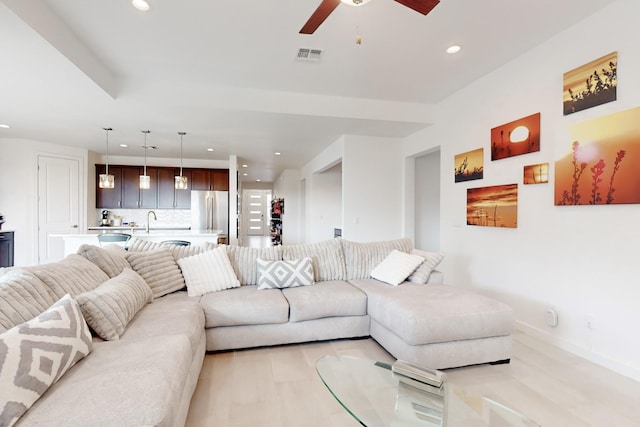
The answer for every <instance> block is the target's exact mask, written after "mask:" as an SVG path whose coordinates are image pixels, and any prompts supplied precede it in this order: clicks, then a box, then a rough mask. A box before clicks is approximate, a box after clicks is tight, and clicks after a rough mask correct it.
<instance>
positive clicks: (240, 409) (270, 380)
mask: <svg viewBox="0 0 640 427" xmlns="http://www.w3.org/2000/svg"><path fill="white" fill-rule="evenodd" d="M327 354H333V355H352V356H359V357H364V358H368V359H374V360H381V361H386V362H392V361H393V360H394V359H393V357H391V356H390V355H389V354H388V353H387V352H386V351H385V350H384V349H382V348H381V347H380V346H379V345H378V344H377V343H376V342H375V341H374V340H372V339H363V340H338V341H329V342H322V343H308V344H300V345H288V346H280V347H269V348H260V349H250V350H242V351H233V352H224V353H215V354H207V355H206V357H205V361H204V366H203V369H202V372H201V374H200V379H199V382H198V386H197V389H196V391H195V394H194V396H193V399H192V401H191V408H190V412H189V417H188V420H187V426H188V427H205V426H206V427H244V426H247V427H249V426H251V427H256V426H259V427H288V426H291V427H315V426H318V427H330V426H335V427H357V426H359V425H360V424H359V423H358V422H356V421H355V420H353V419H352V418H351V416H350V415H348V414H347V412H346V411H345V410H344V409H343V408H342V407H341V406H340V405H339V404H338V403H337V402H336V401H335V399H334V398H333V396H332V395H331V394H330V393H329V391H328V390H327V389H326V388H325V386H324V385H323V384H322V382H321V381H320V379H319V378H318V375H317V374H316V372H315V368H314V365H315V361H316V360H317V359H318V358H320V357H322V356H324V355H327ZM513 356H514V357H513V358H512V361H511V363H510V364H508V365H498V366H491V365H481V366H472V367H466V368H459V369H450V370H447V374H448V379H449V381H452V382H456V383H458V384H462V385H464V386H465V387H468V388H469V389H470V390H478V391H481V392H482V393H483V394H484V395H486V396H487V397H490V398H493V399H494V400H497V401H499V402H501V403H504V404H506V405H507V406H510V407H512V408H514V409H516V410H519V411H521V412H522V413H524V414H526V415H527V416H529V417H530V418H532V419H533V420H535V421H536V422H537V423H539V424H540V425H541V426H543V427H573V426H593V427H596V426H597V427H632V426H633V427H638V426H640V383H638V382H636V381H633V380H631V379H628V378H626V377H623V376H621V375H618V374H616V373H613V372H611V371H609V370H607V369H605V368H602V367H599V366H597V365H594V364H592V363H590V362H588V361H585V360H584V359H581V358H579V357H577V356H574V355H572V354H570V353H567V352H565V351H562V350H560V349H558V348H556V347H553V346H550V345H547V344H544V343H541V342H539V341H537V340H535V339H533V338H531V337H529V336H526V335H524V334H522V333H517V334H516V335H515V337H514V354H513Z"/></svg>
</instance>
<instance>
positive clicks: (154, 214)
mask: <svg viewBox="0 0 640 427" xmlns="http://www.w3.org/2000/svg"><path fill="white" fill-rule="evenodd" d="M151 214H153V219H154V220H155V221H157V220H158V217H157V216H156V213H155V212H154V211H149V212H147V227H146V230H147V233H148V232H149V223H150V222H151Z"/></svg>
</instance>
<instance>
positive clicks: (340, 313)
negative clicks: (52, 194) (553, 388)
mask: <svg viewBox="0 0 640 427" xmlns="http://www.w3.org/2000/svg"><path fill="white" fill-rule="evenodd" d="M223 248H224V249H223V250H222V252H223V253H225V254H226V255H225V256H224V259H223V260H222V261H224V263H228V264H229V266H230V269H232V270H231V271H232V273H231V275H232V276H233V278H232V279H233V280H232V283H230V284H227V285H224V286H223V287H222V288H219V289H221V290H216V291H210V292H206V293H204V294H202V295H197V296H189V293H193V292H192V291H193V290H194V289H195V288H196V286H195V285H196V281H197V280H200V281H202V280H204V281H205V282H206V281H207V280H208V276H207V274H214V275H217V273H216V272H217V270H219V269H223V268H224V266H223V265H221V266H220V267H218V266H217V264H216V265H215V268H210V267H211V265H208V266H207V267H206V268H201V269H197V271H196V272H200V271H202V272H203V273H202V274H201V275H196V276H194V275H193V266H194V264H193V261H194V260H198V259H200V258H202V259H203V260H204V259H205V258H204V257H206V256H209V254H212V253H214V252H216V251H218V252H217V253H219V252H220V248H217V245H215V244H208V245H206V246H204V247H196V246H191V247H178V246H170V247H162V246H160V245H159V244H157V243H150V242H146V241H143V240H135V239H134V240H133V241H132V242H130V246H129V248H128V251H126V252H125V251H124V250H117V249H115V248H108V249H105V248H99V247H95V246H88V245H85V246H83V247H82V248H81V249H80V251H79V253H78V254H74V255H70V256H69V257H67V258H65V260H63V261H60V262H58V263H54V264H48V265H42V266H34V267H24V268H13V269H9V270H3V271H0V370H2V369H3V368H2V337H3V336H4V335H5V334H7V333H8V332H7V331H9V332H11V331H14V332H15V331H16V329H19V328H20V327H18V328H15V327H16V326H17V325H24V324H25V322H29V321H30V320H31V319H34V318H37V317H38V316H39V317H40V318H43V317H46V316H45V314H46V310H47V309H48V308H49V307H51V306H52V305H53V304H55V303H56V301H58V300H60V299H61V298H62V297H63V296H65V294H69V295H71V297H73V299H74V300H75V301H77V302H78V306H79V309H80V310H81V311H82V314H83V315H84V318H85V319H86V321H87V323H88V324H89V326H90V327H91V328H92V332H93V335H94V336H93V338H92V342H91V346H90V347H91V348H90V351H89V352H88V354H87V355H86V357H84V358H81V357H78V360H77V361H73V363H75V366H73V364H71V367H70V368H69V369H68V371H67V372H66V373H65V374H64V375H62V376H61V378H59V379H57V382H55V384H53V385H52V386H50V387H49V389H48V390H46V388H45V391H43V392H42V393H40V394H42V396H41V397H40V398H36V399H37V400H36V401H35V403H34V404H33V406H31V408H30V409H28V410H27V411H26V412H25V413H24V415H22V416H21V417H20V418H19V419H18V421H17V423H16V424H15V425H17V426H31V425H47V426H53V425H60V426H87V425H91V426H113V425H118V426H143V425H144V426H147V425H148V426H152V425H153V426H175V425H183V424H184V422H185V420H186V416H187V412H188V408H189V402H190V399H191V396H192V394H193V391H194V389H195V386H196V383H197V379H198V375H199V373H200V369H201V366H202V361H203V357H204V354H205V350H206V351H224V350H230V349H241V348H248V347H258V346H269V345H278V344H288V343H298V342H307V341H316V340H328V339H338V338H355V337H367V336H371V337H373V338H374V339H375V340H376V341H378V342H379V343H380V344H381V345H382V346H383V347H384V348H385V349H387V350H388V351H389V352H390V353H391V354H392V355H393V356H395V357H396V358H399V359H404V360H408V361H412V362H416V363H421V364H424V365H427V366H431V367H433V368H439V369H442V368H449V367H455V366H464V365H470V364H479V363H488V362H499V361H505V360H508V359H509V358H510V357H511V332H512V330H513V327H514V320H513V313H512V310H511V309H510V308H509V307H507V306H506V305H504V304H502V303H500V302H498V301H495V300H493V299H490V298H486V297H484V296H481V295H479V294H476V293H473V292H470V291H467V290H464V289H460V288H455V287H451V286H446V285H443V284H442V279H443V276H442V274H441V273H439V272H438V271H437V270H436V271H432V269H433V267H434V266H435V265H436V264H437V262H438V261H439V259H438V260H436V261H435V262H433V260H431V263H430V262H429V261H430V260H429V259H426V260H425V262H424V263H423V264H421V265H420V267H419V268H418V269H416V270H415V271H414V272H413V273H412V274H411V276H410V277H409V278H408V279H409V280H412V281H405V282H404V283H402V284H401V285H400V286H392V285H389V284H386V283H383V282H381V281H379V280H376V279H372V278H371V277H370V275H371V272H372V270H373V269H374V268H376V266H379V265H380V264H381V263H382V262H383V261H385V260H386V259H387V257H388V255H389V254H390V253H391V252H392V251H394V250H396V251H400V252H402V253H409V252H411V251H412V249H413V248H412V244H411V241H410V240H409V239H398V240H392V241H386V242H373V243H356V242H350V241H347V240H341V239H333V240H329V241H325V242H320V243H315V244H307V245H285V246H278V247H273V248H262V249H259V248H247V247H237V246H223ZM203 254H204V255H203ZM306 258H309V262H310V263H311V265H312V274H313V281H314V283H313V285H312V286H298V287H289V288H284V289H260V288H261V287H264V286H263V284H264V283H263V282H261V274H260V271H259V268H258V266H257V264H258V262H257V260H258V259H262V260H269V261H281V260H284V261H292V260H300V259H306ZM207 259H209V258H207ZM188 263H191V264H188ZM189 265H191V266H190V267H188V266H189ZM195 265H196V266H197V264H195ZM180 266H182V270H181V268H180ZM189 270H191V271H189ZM208 271H211V273H207V272H208ZM276 275H277V273H276ZM185 277H186V278H187V281H186V285H187V287H188V288H187V290H188V292H185V291H184V288H185ZM211 280H214V279H213V278H212V279H211ZM215 280H216V281H217V280H219V278H216V279H215ZM225 280H229V278H226V279H225ZM425 282H426V283H425ZM141 283H143V284H146V286H148V288H149V289H150V292H149V289H146V288H144V286H142V285H141ZM190 284H192V285H193V287H189V285H190ZM239 285H241V286H239ZM227 287H230V288H229V289H227ZM143 288H144V289H143ZM132 289H136V291H133V290H132ZM151 299H153V302H152V303H148V302H147V301H149V300H151ZM43 312H45V314H42V313H43ZM45 320H46V319H45ZM31 321H33V320H31ZM3 333H4V334H3ZM100 336H102V337H107V338H109V340H105V339H102V338H100ZM85 353H86V352H85ZM76 362H77V363H76ZM5 377H6V376H5ZM5 377H3V375H2V372H1V371H0V383H1V382H2V381H4V378H5ZM0 385H2V384H0ZM2 393H3V392H2V391H0V425H4V424H3V418H2V417H3V412H2V411H3V407H2V403H3V401H2V399H3V397H4V396H3V395H2ZM5 409H6V408H5ZM6 412H7V411H6V410H5V419H6V417H7V415H6ZM8 425H10V424H8Z"/></svg>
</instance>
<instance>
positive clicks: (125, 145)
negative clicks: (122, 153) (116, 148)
mask: <svg viewBox="0 0 640 427" xmlns="http://www.w3.org/2000/svg"><path fill="white" fill-rule="evenodd" d="M120 147H122V148H127V147H128V145H127V144H120Z"/></svg>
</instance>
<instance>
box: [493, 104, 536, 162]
mask: <svg viewBox="0 0 640 427" xmlns="http://www.w3.org/2000/svg"><path fill="white" fill-rule="evenodd" d="M536 151H540V113H536V114H532V115H530V116H527V117H523V118H521V119H518V120H514V121H512V122H510V123H507V124H504V125H501V126H498V127H495V128H493V129H491V160H500V159H505V158H507V157H512V156H519V155H522V154H528V153H533V152H536Z"/></svg>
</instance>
